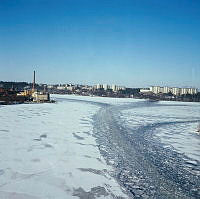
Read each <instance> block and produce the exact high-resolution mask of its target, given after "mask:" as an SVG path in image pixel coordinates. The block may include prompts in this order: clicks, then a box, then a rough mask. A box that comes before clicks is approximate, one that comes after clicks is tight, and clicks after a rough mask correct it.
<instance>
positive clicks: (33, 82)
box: [32, 71, 35, 92]
mask: <svg viewBox="0 0 200 199" xmlns="http://www.w3.org/2000/svg"><path fill="white" fill-rule="evenodd" d="M32 90H33V92H34V91H35V71H33V88H32Z"/></svg>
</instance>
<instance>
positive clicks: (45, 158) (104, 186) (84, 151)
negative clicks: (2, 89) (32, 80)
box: [0, 95, 200, 199]
mask: <svg viewBox="0 0 200 199" xmlns="http://www.w3.org/2000/svg"><path fill="white" fill-rule="evenodd" d="M52 97H53V98H54V99H56V100H57V101H58V102H57V103H55V104H21V105H11V106H0V162H1V163H0V179H1V180H0V198H2V199H9V198H12V199H52V198H53V199H54V198H56V199H63V198H67V199H70V198H97V197H98V198H114V197H120V196H121V197H123V198H128V196H127V195H126V194H125V192H123V188H122V187H120V185H119V184H118V183H117V181H116V180H115V179H114V178H113V177H112V173H113V172H114V168H113V167H111V166H109V165H107V164H106V162H105V160H104V158H103V157H102V156H101V154H100V152H99V148H98V145H97V143H96V140H95V137H93V116H94V114H96V113H97V112H98V110H100V108H101V107H102V106H105V104H107V105H112V106H113V107H114V106H116V107H117V106H118V107H120V106H121V107H123V105H127V107H128V106H129V105H130V106H131V105H133V104H135V105H136V106H135V107H129V108H124V109H122V110H121V109H119V110H121V111H120V118H121V120H122V121H124V123H123V125H127V126H129V127H130V128H132V129H138V128H140V127H145V126H148V127H149V128H150V129H151V126H152V127H154V128H152V129H153V131H154V133H155V134H154V137H155V139H157V140H160V141H161V142H163V143H164V144H166V145H170V146H173V147H174V149H175V150H178V151H180V152H181V153H185V154H186V155H187V156H189V157H191V158H193V159H194V160H200V156H199V154H200V147H199V146H200V136H198V135H197V134H196V133H195V130H196V126H197V124H198V121H200V106H199V104H198V103H182V102H158V103H155V104H154V103H151V105H147V106H146V105H144V104H145V100H136V99H127V98H125V99H124V98H121V99H119V98H105V97H83V96H73V95H53V96H52ZM87 102H88V103H87ZM143 103H144V104H143ZM155 124H156V125H155ZM105 131H106V129H105Z"/></svg>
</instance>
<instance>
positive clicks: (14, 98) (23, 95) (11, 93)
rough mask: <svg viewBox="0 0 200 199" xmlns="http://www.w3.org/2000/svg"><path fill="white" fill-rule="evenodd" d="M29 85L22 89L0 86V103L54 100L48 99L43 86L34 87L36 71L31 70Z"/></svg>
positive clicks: (48, 96) (47, 93) (48, 95)
mask: <svg viewBox="0 0 200 199" xmlns="http://www.w3.org/2000/svg"><path fill="white" fill-rule="evenodd" d="M31 86H32V87H31ZM31 86H29V87H25V88H24V90H23V91H21V90H20V89H17V88H15V87H14V86H12V88H4V87H3V88H2V87H0V104H1V105H9V104H21V103H45V102H54V101H53V100H50V94H49V92H47V91H46V87H45V86H44V88H43V90H42V89H41V88H40V89H39V90H38V89H37V88H36V72H35V71H34V72H33V83H32V85H31Z"/></svg>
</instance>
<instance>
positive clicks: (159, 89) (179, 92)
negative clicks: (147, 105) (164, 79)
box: [140, 86, 198, 96]
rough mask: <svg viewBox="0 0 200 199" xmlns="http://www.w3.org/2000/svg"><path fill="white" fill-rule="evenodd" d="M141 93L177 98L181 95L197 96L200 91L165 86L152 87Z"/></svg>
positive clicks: (142, 90)
mask: <svg viewBox="0 0 200 199" xmlns="http://www.w3.org/2000/svg"><path fill="white" fill-rule="evenodd" d="M140 92H141V93H148V92H151V93H154V94H169V93H171V94H173V95H176V96H180V95H186V94H190V95H195V94H197V93H198V90H197V89H196V88H178V87H168V86H164V87H160V86H151V87H150V88H148V89H141V90H140Z"/></svg>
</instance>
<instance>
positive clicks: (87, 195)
mask: <svg viewBox="0 0 200 199" xmlns="http://www.w3.org/2000/svg"><path fill="white" fill-rule="evenodd" d="M108 195H109V193H108V192H107V190H106V189H105V188H104V187H101V186H98V187H93V188H91V190H90V191H88V192H87V191H85V190H84V189H83V188H81V187H79V188H78V189H74V192H73V196H77V197H79V198H80V199H95V198H98V197H102V196H103V197H106V196H108Z"/></svg>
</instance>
